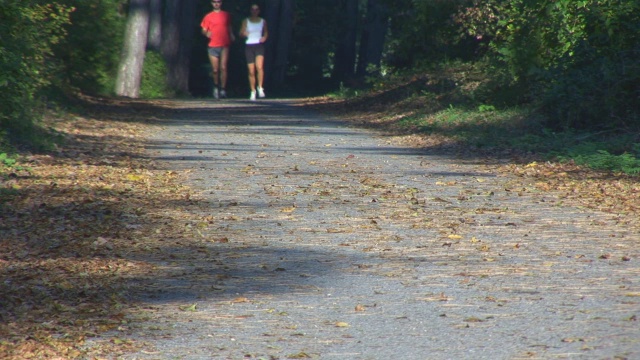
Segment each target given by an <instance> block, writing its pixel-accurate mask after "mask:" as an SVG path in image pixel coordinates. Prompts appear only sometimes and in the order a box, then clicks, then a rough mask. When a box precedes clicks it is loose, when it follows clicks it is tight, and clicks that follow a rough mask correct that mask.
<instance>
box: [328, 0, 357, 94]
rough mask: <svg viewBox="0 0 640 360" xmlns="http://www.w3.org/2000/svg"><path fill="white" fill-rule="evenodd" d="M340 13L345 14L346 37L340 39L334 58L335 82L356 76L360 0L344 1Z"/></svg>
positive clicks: (333, 76)
mask: <svg viewBox="0 0 640 360" xmlns="http://www.w3.org/2000/svg"><path fill="white" fill-rule="evenodd" d="M342 2H343V4H342V5H343V6H342V7H341V8H340V11H341V12H342V13H343V14H344V15H343V16H344V21H345V23H344V36H343V37H342V39H340V42H339V43H338V47H337V49H336V55H335V57H334V68H333V74H332V75H331V76H332V78H333V79H334V80H335V81H347V82H349V80H350V79H351V78H352V77H353V76H354V74H355V67H356V42H357V36H358V19H359V18H360V16H359V12H358V0H343V1H342Z"/></svg>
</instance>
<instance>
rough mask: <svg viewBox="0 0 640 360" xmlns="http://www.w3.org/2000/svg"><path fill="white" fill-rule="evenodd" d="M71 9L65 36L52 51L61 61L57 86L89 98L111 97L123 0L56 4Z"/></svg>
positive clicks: (70, 0)
mask: <svg viewBox="0 0 640 360" xmlns="http://www.w3.org/2000/svg"><path fill="white" fill-rule="evenodd" d="M58 2H60V3H64V4H65V5H66V6H69V7H73V8H74V9H75V11H74V12H73V13H72V14H71V24H70V25H69V26H68V36H67V37H65V38H64V39H63V40H62V41H61V42H60V43H59V44H58V45H57V46H56V47H55V48H54V50H55V55H56V57H57V58H59V59H62V60H63V65H64V66H63V68H62V71H61V72H60V73H59V74H58V75H59V78H58V80H59V82H58V85H59V86H60V87H61V88H63V89H64V88H70V89H78V90H80V91H82V92H86V93H91V94H101V95H108V94H111V92H112V90H113V88H114V86H113V83H114V81H115V80H114V79H115V74H116V69H117V65H118V62H119V58H120V51H121V49H122V35H123V33H124V26H125V21H126V16H125V11H124V7H125V5H126V4H127V1H126V0H94V1H85V0H58Z"/></svg>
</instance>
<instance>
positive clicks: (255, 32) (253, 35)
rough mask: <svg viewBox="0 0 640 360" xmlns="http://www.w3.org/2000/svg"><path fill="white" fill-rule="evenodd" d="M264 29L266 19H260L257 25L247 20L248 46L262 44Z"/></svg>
mask: <svg viewBox="0 0 640 360" xmlns="http://www.w3.org/2000/svg"><path fill="white" fill-rule="evenodd" d="M263 28H264V19H260V21H259V22H257V23H252V22H251V20H249V19H247V32H248V33H249V35H248V36H247V44H249V45H254V44H260V38H261V37H262V29H263Z"/></svg>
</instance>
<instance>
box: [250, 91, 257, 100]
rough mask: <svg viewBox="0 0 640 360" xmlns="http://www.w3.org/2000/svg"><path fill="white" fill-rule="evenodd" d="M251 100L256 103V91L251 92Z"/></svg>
mask: <svg viewBox="0 0 640 360" xmlns="http://www.w3.org/2000/svg"><path fill="white" fill-rule="evenodd" d="M249 100H251V101H256V92H255V91H252V92H251V96H249Z"/></svg>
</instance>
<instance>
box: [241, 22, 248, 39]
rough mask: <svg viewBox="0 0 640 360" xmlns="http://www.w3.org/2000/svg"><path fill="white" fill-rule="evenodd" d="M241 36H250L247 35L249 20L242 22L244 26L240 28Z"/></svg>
mask: <svg viewBox="0 0 640 360" xmlns="http://www.w3.org/2000/svg"><path fill="white" fill-rule="evenodd" d="M240 36H242V37H245V38H246V37H247V36H249V34H248V33H247V19H244V20H242V25H241V26H240Z"/></svg>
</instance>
